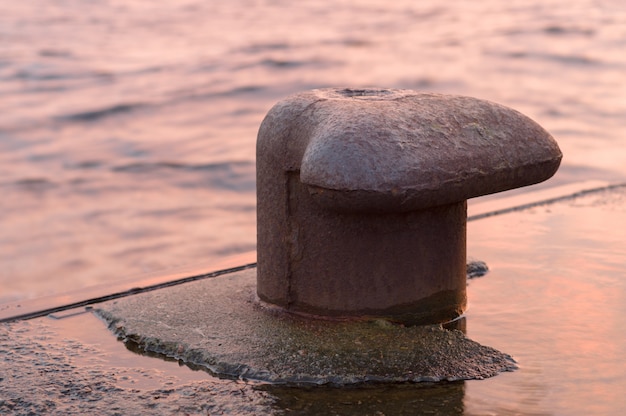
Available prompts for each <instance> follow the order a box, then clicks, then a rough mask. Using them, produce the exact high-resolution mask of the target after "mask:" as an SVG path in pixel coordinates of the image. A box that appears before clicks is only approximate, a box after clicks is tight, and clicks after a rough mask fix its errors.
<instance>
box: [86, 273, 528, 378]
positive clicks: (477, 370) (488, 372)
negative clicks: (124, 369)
mask: <svg viewBox="0 0 626 416" xmlns="http://www.w3.org/2000/svg"><path fill="white" fill-rule="evenodd" d="M255 279H256V270H255V269H250V270H245V271H240V272H236V273H232V274H228V275H223V276H220V277H218V278H214V279H207V280H203V281H198V282H193V283H189V284H185V285H181V286H177V287H173V288H170V289H169V290H167V291H154V292H149V293H143V294H139V295H136V296H133V297H129V298H124V299H119V300H117V301H113V302H108V303H105V304H103V305H102V306H101V307H100V308H99V309H98V311H97V312H98V314H99V315H100V316H101V317H102V318H104V319H105V320H106V321H107V322H108V323H109V328H111V329H112V330H113V331H114V332H115V333H116V334H117V335H118V336H119V337H121V338H122V339H123V340H124V341H125V342H126V343H127V344H129V345H132V346H134V347H135V348H137V349H139V350H142V351H146V352H149V353H158V354H164V355H165V356H168V357H173V358H176V359H179V360H182V361H184V362H185V363H188V364H195V365H199V366H203V367H205V368H207V369H208V370H209V371H210V372H212V373H213V374H215V375H217V376H221V377H233V378H241V379H246V380H258V381H265V382H272V383H288V384H335V385H346V384H355V383H363V382H437V381H454V380H469V379H483V378H486V377H491V376H494V375H496V374H498V373H500V372H503V371H512V370H514V369H515V368H517V366H516V364H515V361H514V360H513V359H512V358H511V357H510V356H509V355H507V354H503V353H501V352H499V351H497V350H495V349H493V348H490V347H486V346H483V345H480V344H478V343H477V342H474V341H472V340H470V339H468V338H467V337H466V336H465V335H464V334H463V333H462V332H461V331H458V330H446V329H444V328H443V327H442V326H441V325H429V326H412V327H404V326H402V325H396V324H393V323H390V322H389V321H386V320H383V319H377V320H371V321H360V320H359V321H353V320H349V321H330V320H310V319H304V318H302V317H297V316H294V315H292V314H286V313H281V312H278V311H276V310H271V309H266V308H263V307H262V306H261V305H260V304H259V302H258V301H257V300H256V297H255ZM164 305H176V308H175V309H172V308H165V306H164ZM129 347H130V346H129Z"/></svg>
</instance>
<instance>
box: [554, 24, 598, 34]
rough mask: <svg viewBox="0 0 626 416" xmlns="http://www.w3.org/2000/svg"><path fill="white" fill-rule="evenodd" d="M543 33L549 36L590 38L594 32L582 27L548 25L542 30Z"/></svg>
mask: <svg viewBox="0 0 626 416" xmlns="http://www.w3.org/2000/svg"><path fill="white" fill-rule="evenodd" d="M543 31H544V32H545V33H547V34H549V35H558V36H560V35H583V36H592V35H593V34H594V33H595V31H594V30H593V29H588V28H584V27H575V26H569V27H568V26H561V25H548V26H546V27H544V28H543Z"/></svg>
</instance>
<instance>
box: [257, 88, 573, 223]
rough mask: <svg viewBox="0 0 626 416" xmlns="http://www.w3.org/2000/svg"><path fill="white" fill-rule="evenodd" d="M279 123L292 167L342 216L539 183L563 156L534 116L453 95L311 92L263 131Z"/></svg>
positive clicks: (280, 107) (281, 108) (271, 118)
mask: <svg viewBox="0 0 626 416" xmlns="http://www.w3.org/2000/svg"><path fill="white" fill-rule="evenodd" d="M277 123H284V128H283V130H284V131H289V133H290V135H291V136H293V137H292V140H295V141H296V143H292V145H291V146H293V149H295V150H296V151H295V152H291V156H292V157H287V158H286V159H287V160H289V164H291V166H285V168H286V169H298V168H299V170H300V179H301V181H302V183H303V184H306V185H308V187H309V192H310V193H311V195H312V197H313V198H314V200H315V201H316V202H317V203H318V204H320V205H322V206H324V207H326V208H328V209H332V210H338V211H347V212H407V211H414V210H419V209H425V208H429V207H433V206H438V205H444V204H449V203H454V202H459V201H463V200H466V199H469V198H473V197H477V196H481V195H486V194H491V193H496V192H500V191H505V190H509V189H513V188H519V187H523V186H527V185H532V184H535V183H539V182H542V181H544V180H546V179H548V178H550V177H551V176H552V175H553V174H554V173H555V172H556V170H557V169H558V167H559V164H560V162H561V157H562V154H561V151H560V150H559V147H558V145H557V143H556V141H555V140H554V139H553V138H552V136H551V135H550V134H549V133H548V132H547V131H545V130H544V129H543V128H542V127H541V126H539V125H538V124H537V123H536V122H534V121H533V120H531V119H530V118H528V117H526V116H524V115H523V114H521V113H519V112H517V111H515V110H513V109H510V108H507V107H505V106H502V105H499V104H496V103H493V102H489V101H485V100H480V99H476V98H470V97H462V96H454V95H441V94H431V93H420V92H416V91H410V90H395V89H374V88H372V89H348V88H332V89H321V90H312V91H308V92H304V93H300V94H296V95H294V96H291V97H288V98H287V99H285V100H283V101H282V102H280V103H278V104H277V105H276V106H275V107H274V108H273V109H272V110H271V111H270V113H269V114H268V117H267V118H266V121H265V122H264V124H271V125H273V126H276V124H277ZM299 132H302V133H304V134H299ZM299 137H300V138H302V140H299V139H298V138H299ZM293 149H292V150H293ZM278 152H281V153H282V151H278ZM294 156H295V158H294ZM298 159H299V160H298Z"/></svg>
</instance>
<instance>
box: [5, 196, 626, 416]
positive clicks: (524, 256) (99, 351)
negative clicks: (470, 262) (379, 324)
mask: <svg viewBox="0 0 626 416" xmlns="http://www.w3.org/2000/svg"><path fill="white" fill-rule="evenodd" d="M531 195H532V194H528V199H527V201H526V202H532V197H531ZM572 195H574V196H572ZM572 195H570V197H569V198H567V195H559V198H558V200H556V201H553V202H552V203H551V204H547V205H545V204H544V205H537V204H531V206H527V207H526V208H525V209H522V210H506V211H505V213H500V214H499V215H489V216H482V217H480V219H475V220H472V221H470V222H469V224H468V255H469V256H470V257H473V258H476V259H480V260H484V261H485V262H486V263H487V264H488V265H489V269H490V270H489V273H488V274H486V275H484V276H482V277H480V278H478V279H473V280H471V281H470V282H469V286H468V298H469V309H468V311H467V313H466V324H467V335H468V337H470V338H471V339H474V340H476V341H478V342H480V343H481V344H484V345H489V346H492V347H494V348H497V349H498V350H501V351H505V352H506V353H509V354H511V356H512V357H513V358H514V359H515V360H516V361H517V363H518V365H519V369H518V370H516V371H514V372H506V373H502V374H499V375H497V376H495V377H491V378H488V379H484V380H470V381H456V382H441V383H417V384H415V383H409V384H406V383H400V384H386V385H380V384H376V383H368V384H365V385H360V386H359V387H343V388H329V387H295V388H294V387H287V386H284V385H277V384H271V383H257V382H242V381H240V380H233V379H220V378H217V377H214V376H213V375H211V374H209V373H207V372H204V371H192V370H191V369H189V368H188V367H186V366H181V361H179V360H174V361H165V359H164V356H163V355H155V356H152V357H151V356H148V354H145V353H142V351H139V350H136V349H135V350H133V351H131V350H129V349H128V348H126V347H124V344H123V343H122V342H120V341H117V339H116V337H115V336H114V335H113V334H112V333H111V332H109V331H107V329H106V325H105V323H104V322H101V321H99V320H98V319H97V318H96V317H95V316H94V315H93V313H92V311H86V313H78V314H76V315H74V314H75V313H76V312H83V311H85V310H84V308H80V309H77V310H73V311H67V312H64V313H63V315H57V318H61V319H52V318H50V317H42V318H37V319H33V320H29V321H16V322H11V323H3V324H0V413H2V414H4V413H6V414H29V413H30V414H44V413H45V414H59V415H60V414H84V413H86V412H93V413H97V414H143V413H159V414H176V413H187V414H207V413H208V414H300V415H312V414H346V415H350V414H354V415H357V414H381V413H382V414H398V415H401V414H407V415H408V414H419V413H420V412H421V413H422V414H441V415H450V414H458V415H461V414H467V415H477V414H568V415H587V414H620V413H621V411H622V410H623V408H625V407H626V401H625V400H626V399H624V395H623V391H624V389H626V364H624V361H623V354H624V352H626V337H624V336H623V334H622V331H621V328H623V327H624V325H626V318H625V316H626V313H625V312H626V310H624V305H625V304H626V283H625V282H626V250H625V249H624V247H626V240H625V237H624V232H623V230H624V229H626V228H625V227H626V188H625V187H624V186H609V187H601V188H597V189H595V190H594V189H587V190H586V191H585V192H583V193H580V192H574V193H573V194H572ZM549 199H553V198H549ZM493 202H494V204H495V203H496V202H497V200H494V201H493ZM535 202H537V201H535ZM494 206H495V205H494ZM484 208H485V207H484V206H483V207H480V209H481V212H489V210H488V209H484ZM501 208H503V207H502V206H500V205H498V209H501ZM504 208H506V207H504ZM471 212H472V207H471V205H470V213H471ZM474 212H475V213H477V212H478V211H474ZM470 215H471V214H470ZM223 277H224V276H220V277H217V278H215V281H217V279H221V278H223ZM191 285H194V283H188V284H184V285H182V286H178V288H179V289H180V290H182V289H183V288H184V287H191ZM174 289H176V288H174V287H172V288H166V289H161V290H158V291H155V292H153V293H154V294H156V293H159V292H160V293H162V296H161V298H160V299H161V304H160V305H159V307H160V309H161V310H162V311H163V313H168V311H179V310H186V311H188V312H189V311H193V307H194V305H193V304H191V305H180V304H174V303H171V302H168V301H167V299H168V295H167V294H168V293H172V292H171V291H172V290H174ZM136 296H138V295H132V296H130V297H128V298H127V299H133V298H135V297H136ZM171 299H174V297H172V298H171ZM121 300H122V299H120V300H118V303H119V302H120V301H121ZM138 304H139V302H138ZM93 306H94V309H97V308H102V306H103V305H101V304H99V305H93ZM107 307H108V306H107ZM153 307H156V306H153ZM176 313H178V312H176ZM70 315H71V316H70ZM184 319H186V320H187V321H188V322H190V320H192V319H196V320H197V321H198V327H200V328H201V326H202V325H205V324H206V321H210V320H211V319H214V318H213V317H210V316H209V317H207V316H199V315H198V316H193V315H187V316H186V317H185V318H184ZM170 326H173V325H170ZM187 329H190V330H193V328H192V327H191V326H188V327H187ZM192 334H195V335H194V336H197V337H202V335H201V334H199V333H198V332H192ZM177 335H178V336H180V339H185V338H186V335H188V334H185V333H180V334H177ZM204 335H209V334H204ZM132 345H133V344H132V343H130V344H128V346H132ZM177 351H178V349H177ZM181 352H183V353H184V350H183V351H181ZM137 353H141V354H140V355H138V354H137ZM300 354H302V355H300ZM298 355H299V356H300V357H306V356H307V355H306V354H305V351H299V350H298ZM285 358H286V359H289V357H285Z"/></svg>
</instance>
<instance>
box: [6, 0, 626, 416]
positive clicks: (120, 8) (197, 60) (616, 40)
mask: <svg viewBox="0 0 626 416" xmlns="http://www.w3.org/2000/svg"><path fill="white" fill-rule="evenodd" d="M625 48H626V6H625V5H624V3H623V2H622V1H621V0H605V1H597V0H577V1H575V2H573V1H571V0H568V1H565V0H542V1H539V0H530V1H529V0H525V1H518V0H510V1H506V2H503V1H496V0H485V1H481V2H462V1H448V2H445V3H442V2H439V1H434V0H426V1H420V2H415V1H409V0H397V1H394V2H388V1H383V0H361V1H347V0H341V1H334V2H332V3H330V2H320V1H300V2H297V3H293V2H286V1H278V0H277V1H269V0H267V1H252V0H233V1H230V2H206V1H200V0H178V1H173V0H165V1H161V2H158V5H157V4H156V3H155V2H152V1H147V0H58V1H54V2H50V1H45V0H29V1H22V2H8V1H6V2H2V3H0V97H1V98H0V114H2V116H1V117H0V229H1V230H2V232H1V233H0V303H3V302H7V301H13V300H21V299H27V298H34V297H39V296H44V295H49V294H55V293H57V294H58V293H63V292H65V291H66V290H69V289H75V288H81V287H87V286H91V285H95V284H99V283H103V282H107V281H111V280H119V279H121V278H127V277H130V276H134V275H136V274H139V273H144V272H158V271H160V270H166V269H169V268H172V267H177V266H182V265H188V264H194V263H198V262H202V263H206V262H207V261H210V260H212V259H219V258H222V257H224V256H226V255H230V254H236V253H241V252H245V251H250V250H254V249H255V244H256V229H255V176H254V175H255V173H254V171H255V169H254V161H255V140H256V132H257V129H258V126H259V124H260V122H261V120H262V119H263V117H264V115H265V113H266V112H267V111H268V110H269V109H270V108H271V106H272V105H273V104H274V103H275V102H276V101H277V100H279V99H280V98H282V97H284V96H286V95H288V94H290V93H294V92H297V91H301V90H305V89H310V88H322V87H331V86H351V87H366V86H378V87H390V88H410V89H417V90H423V91H429V92H441V93H453V94H462V95H470V96H475V97H479V98H484V99H488V100H492V101H496V102H499V103H501V104H504V105H507V106H510V107H513V108H516V109H518V110H520V111H521V112H523V113H525V114H527V115H529V116H530V117H532V118H533V119H535V120H536V121H538V122H539V123H540V124H541V125H543V126H544V127H545V128H546V129H547V130H548V131H550V132H551V133H552V134H553V135H554V136H555V138H556V139H557V140H558V142H559V144H560V146H561V148H562V150H563V153H564V161H563V165H562V168H561V170H560V171H559V173H557V175H556V177H555V178H553V179H552V180H551V182H550V183H551V184H555V185H556V184H560V183H565V182H572V181H579V180H589V179H599V180H607V181H623V180H624V178H626V117H625V114H626V83H624V74H625V73H626V54H625V53H624V50H625ZM594 212H595V211H594ZM589 215H592V216H593V212H591V213H590V214H589ZM581 218H586V217H584V216H581ZM551 221H553V220H551ZM479 223H480V221H478V222H476V223H475V224H479ZM485 224H487V223H485ZM489 224H492V223H489ZM592 225H593V226H592ZM601 225H602V226H603V227H609V229H610V227H612V226H613V225H611V224H601ZM472 227H478V226H470V232H472ZM598 229H599V228H598V224H595V225H594V223H590V228H589V229H588V230H587V231H588V232H590V233H594V232H597V230H598ZM491 232H492V230H490V229H487V230H485V231H484V235H485V237H484V238H485V239H487V240H488V239H489V238H490V237H489V236H490V235H491V234H490V233H491ZM476 233H477V235H479V236H480V235H481V234H480V233H479V232H477V231H476ZM470 237H471V235H470ZM574 237H575V238H583V237H581V236H574ZM574 237H572V238H574ZM614 238H616V239H618V237H615V236H614ZM476 241H482V240H481V239H477V240H476ZM529 241H530V240H529ZM563 241H567V239H565V238H564V239H563ZM498 244H499V245H498ZM498 244H496V242H490V243H489V244H487V246H485V247H486V248H485V249H484V250H483V248H481V246H480V244H477V245H474V246H471V247H470V254H472V255H474V256H476V257H477V258H479V259H481V260H482V259H484V260H486V261H487V262H488V264H489V265H490V266H491V267H492V269H494V268H495V269H494V270H495V271H492V273H491V274H490V277H489V278H488V279H484V280H480V281H478V283H476V284H472V285H471V286H470V299H475V301H476V303H479V304H481V302H482V301H481V298H480V296H481V294H482V296H489V295H490V294H494V293H497V291H498V290H500V289H502V288H498V287H497V285H498V282H499V281H500V280H498V279H497V277H498V271H497V270H498V267H501V268H504V264H505V263H506V262H509V263H507V264H508V266H507V267H509V268H511V267H513V266H520V267H522V265H520V264H516V263H515V261H516V259H515V257H514V256H513V257H507V254H506V253H505V252H506V249H507V248H511V247H512V246H507V243H506V242H500V243H498ZM529 244H532V241H531V243H529ZM618 246H619V244H617V243H616V245H615V247H618ZM612 247H613V246H612ZM620 247H621V246H620ZM500 248H501V249H502V250H501V252H500V251H498V250H499V249H500ZM558 248H559V249H561V250H565V249H567V247H565V246H560V247H558ZM485 250H486V251H485ZM616 250H617V248H616ZM551 253H552V254H553V255H556V253H555V252H551ZM590 253H591V254H590V255H591V256H592V257H591V258H590V259H588V260H587V263H586V264H589V262H592V261H598V258H597V257H593V256H594V255H597V253H595V252H593V251H590ZM509 254H510V252H509ZM587 254H589V253H587ZM537 255H542V254H541V253H540V252H538V253H537ZM543 255H545V254H543ZM617 258H620V257H617ZM621 258H622V259H623V257H621ZM494 259H495V260H494ZM498 259H500V260H498ZM494 261H495V262H496V264H494V263H493V262H494ZM498 261H501V262H502V266H499V265H498V264H497V262H498ZM611 267H613V268H612V269H611V268H610V267H608V266H607V268H606V269H605V270H613V272H614V273H615V271H616V270H623V263H620V264H617V265H613V266H611ZM506 270H509V269H506ZM522 271H525V272H532V270H522ZM574 271H575V270H574ZM559 276H560V275H559ZM607 276H608V275H603V274H601V275H600V277H598V280H591V281H590V282H589V284H588V285H584V284H583V283H581V282H584V276H576V277H577V280H576V281H577V282H578V286H576V288H577V291H576V293H575V294H576V296H578V297H577V298H576V299H578V300H579V299H580V296H581V294H582V293H588V292H589V290H591V289H593V288H594V287H595V286H600V287H606V285H609V284H610V283H611V281H608V280H607V279H609V277H607ZM566 278H567V277H563V276H561V277H558V279H566ZM558 279H557V278H555V280H554V281H552V284H553V285H556V287H559V286H558V282H559V281H560V280H558ZM607 281H608V283H607ZM492 285H495V286H493V287H492ZM603 285H604V286H603ZM552 287H554V286H552ZM609 287H613V286H610V285H609ZM526 289H527V290H529V291H528V292H526V291H524V290H522V291H519V292H518V291H512V292H507V293H510V294H511V296H513V295H515V296H518V297H519V299H518V302H519V303H517V304H519V305H524V304H525V303H524V301H525V298H524V296H528V297H529V299H534V296H536V295H535V294H533V293H535V292H532V291H531V290H530V288H526ZM611 290H612V291H613V292H614V293H616V294H617V293H622V294H623V293H624V291H623V286H621V287H619V289H611ZM539 293H540V294H543V293H544V292H539ZM593 293H605V294H606V290H605V291H604V292H593ZM622 297H623V295H622ZM616 299H617V300H619V299H621V298H619V297H618V296H617V295H616V297H615V298H614V299H613V301H612V302H610V303H608V304H607V309H606V310H607V311H609V312H611V311H612V312H611V313H613V314H616V316H623V312H624V311H623V307H620V306H619V305H623V302H622V303H620V302H618V301H617V300H616ZM603 302H604V303H603ZM597 303H601V304H606V299H597ZM597 303H595V304H589V303H585V302H583V303H582V306H580V308H579V309H578V311H583V313H587V312H588V311H590V310H593V306H595V305H596V304H597ZM484 304H493V305H496V306H497V305H500V303H498V302H493V300H492V299H489V300H487V301H485V302H484ZM537 304H541V303H540V302H537ZM496 306H494V308H496ZM504 306H507V307H510V306H511V304H510V303H509V304H507V305H504ZM504 306H502V307H504ZM552 307H553V309H549V308H548V309H547V310H542V311H541V312H542V313H541V314H539V315H537V316H540V317H542V318H546V317H552V318H553V319H555V320H557V319H564V317H566V316H568V314H567V312H565V313H562V314H558V312H563V311H567V305H561V304H557V305H552ZM585 307H586V308H587V309H585ZM499 312H500V310H498V309H493V310H491V309H488V310H481V309H474V310H473V311H472V309H470V312H469V318H470V319H471V325H470V326H469V335H470V336H473V335H474V333H477V334H479V335H480V337H479V339H477V340H478V341H480V342H482V343H484V344H487V345H491V346H494V347H497V348H499V349H501V350H503V351H505V352H508V353H513V354H515V356H516V357H517V358H521V359H522V361H526V362H528V361H530V362H531V365H530V366H528V367H522V370H521V372H520V373H519V374H521V376H520V375H519V374H518V373H513V374H512V375H503V376H499V377H496V378H495V379H493V380H494V381H493V382H492V381H491V380H490V381H486V382H484V383H483V382H481V383H471V384H469V385H468V386H467V390H466V392H465V400H466V402H467V403H468V404H466V406H469V407H468V408H466V412H467V413H470V414H483V413H484V412H483V410H485V409H489V411H492V410H493V409H494V408H496V409H498V413H499V414H506V413H507V412H508V413H510V414H513V413H515V412H517V411H519V409H520V408H521V409H523V412H522V413H526V414H549V413H560V414H565V413H567V412H566V411H565V410H564V409H568V408H569V409H571V408H575V403H576V401H575V400H574V399H575V398H576V397H580V400H581V402H582V401H585V403H589V402H592V401H593V398H590V397H589V395H590V394H596V395H597V401H598V403H600V404H601V403H609V402H610V401H611V400H612V401H613V402H615V401H616V400H619V398H620V396H619V395H615V393H616V392H617V393H620V394H621V392H622V391H623V389H622V388H621V387H619V386H623V384H619V385H617V384H615V380H623V377H622V376H623V374H621V373H619V374H617V373H616V371H617V370H615V368H618V369H619V370H620V371H621V370H623V368H622V367H613V368H612V367H611V365H610V363H611V362H615V361H618V360H621V357H623V352H624V350H623V345H622V344H623V343H622V344H620V343H617V344H615V345H617V346H618V347H616V349H614V350H611V351H608V352H606V351H605V352H604V353H603V352H602V348H601V346H602V345H599V344H598V343H597V342H595V343H589V344H588V345H585V346H583V347H584V348H585V351H586V354H582V353H581V354H582V355H581V354H578V355H577V354H575V352H572V351H573V350H572V349H571V348H570V349H568V345H567V342H571V340H580V339H584V337H585V336H588V338H589V339H596V340H597V339H603V337H604V338H605V337H610V336H612V335H613V336H615V334H619V333H620V332H619V328H620V326H619V325H617V324H615V322H618V321H611V322H612V323H613V324H615V325H616V326H614V327H613V326H609V325H608V323H607V322H605V321H602V320H598V319H595V318H603V317H604V315H601V314H600V315H598V314H590V316H588V315H583V314H580V313H579V314H575V315H574V317H575V318H577V319H578V320H575V319H574V318H573V317H572V315H571V314H570V315H569V318H568V319H570V321H567V322H566V323H564V324H563V326H562V327H561V326H559V330H561V329H562V330H563V331H564V332H560V334H561V335H562V336H560V337H556V338H554V337H551V334H548V333H543V332H540V333H539V334H538V335H536V336H535V337H532V336H529V337H526V338H525V337H521V338H520V336H516V337H507V336H506V335H503V334H506V333H507V328H509V327H510V325H511V323H512V322H514V323H516V324H515V325H518V324H519V325H522V326H521V327H518V328H517V329H518V330H521V329H523V330H528V328H529V327H531V326H532V327H533V328H536V326H537V325H539V326H540V325H541V322H535V321H528V322H525V323H523V324H522V323H521V319H522V318H521V317H527V316H529V315H530V316H532V314H533V312H536V311H534V310H528V309H524V308H520V309H515V310H513V311H512V312H511V313H509V314H501V313H499ZM618 312H619V313H618ZM472 314H475V315H472ZM580 318H585V319H584V320H583V321H581V320H580ZM620 322H622V323H623V321H620ZM609 323H610V322H609ZM600 324H602V325H600ZM489 325H494V327H496V328H498V330H497V331H490V330H489V328H487V326H489ZM533 325H534V326H533ZM578 327H580V328H582V329H581V331H587V332H584V334H583V335H584V336H583V335H581V334H580V333H578V332H576V328H578ZM489 333H493V334H494V338H493V339H491V338H489V337H488V336H486V335H484V334H489ZM522 333H523V332H522ZM529 333H533V332H529ZM537 337H538V338H537ZM520 339H521V341H520ZM559 342H560V343H559ZM620 348H621V349H620ZM525 351H526V352H527V354H525V353H524V352H525ZM551 351H565V354H566V355H565V357H566V358H565V359H563V358H562V357H561V358H558V357H556V356H555V355H554V354H552V353H551ZM537 354H539V356H540V357H542V359H544V358H545V360H546V363H547V364H546V365H543V364H545V363H543V362H540V363H536V362H533V361H532V359H531V358H532V357H534V356H537ZM568 354H569V355H568ZM603 356H604V357H605V358H606V359H605V361H602V363H603V364H602V365H601V368H599V367H598V365H597V364H594V363H595V362H594V361H593V360H594V358H597V357H603ZM564 360H565V361H568V360H569V362H575V363H576V366H572V367H571V368H569V369H568V370H567V371H568V372H567V373H566V374H564V375H563V374H560V372H562V371H563V368H562V367H559V366H558V365H557V364H561V365H564V366H565V365H566V364H567V363H566V362H565V361H564ZM555 363H556V364H555ZM607 363H608V364H607ZM577 369H579V370H580V372H579V373H578V374H579V375H580V374H582V375H583V376H584V377H583V376H581V377H579V378H577V373H576V370H577ZM585 369H587V370H585ZM594 371H595V372H597V374H593V372H594ZM542 372H543V373H542ZM572 372H573V373H572ZM509 376H511V378H510V379H507V378H506V377H509ZM542 377H545V380H547V381H545V382H542V381H541V380H542V379H541V378H542ZM620 377H622V378H620ZM495 380H497V381H495ZM507 380H511V381H510V384H507V383H509V381H507ZM580 380H584V381H585V383H591V384H592V387H593V389H591V390H588V391H585V390H584V388H583V387H584V386H583V385H582V384H584V383H579V384H581V385H577V384H576V383H577V381H580ZM489 383H501V384H489ZM611 383H613V384H611ZM494 386H495V387H494ZM611 386H613V388H612V389H611ZM507 388H510V390H507ZM594 389H595V390H594ZM508 391H515V392H516V393H515V394H513V393H507V392H508ZM520 392H522V393H520ZM524 392H525V393H524ZM563 392H565V393H563ZM507 394H511V401H510V403H509V405H501V402H502V401H506V397H507ZM494 397H495V399H494ZM496 399H497V400H496ZM553 399H555V401H552V400H553ZM563 400H566V401H569V402H562V401H563ZM494 401H495V402H497V406H495V405H493V403H494ZM550 403H551V404H550ZM498 406H504V407H498ZM572 406H573V407H572ZM618 408H619V407H613V409H618ZM516 409H517V410H516ZM602 409H604V410H606V407H604V408H602ZM587 410H589V409H587ZM591 410H593V409H591Z"/></svg>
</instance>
